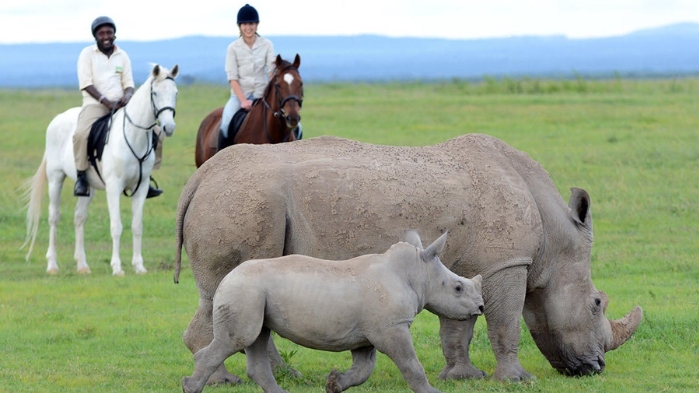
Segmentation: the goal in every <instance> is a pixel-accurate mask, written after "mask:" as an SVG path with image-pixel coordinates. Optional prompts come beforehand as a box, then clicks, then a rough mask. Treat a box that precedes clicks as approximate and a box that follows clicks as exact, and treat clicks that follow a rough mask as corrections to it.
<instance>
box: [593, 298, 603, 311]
mask: <svg viewBox="0 0 699 393" xmlns="http://www.w3.org/2000/svg"><path fill="white" fill-rule="evenodd" d="M601 305H602V299H600V298H598V297H596V298H595V305H594V307H592V313H593V314H597V312H599V310H600V306H601Z"/></svg>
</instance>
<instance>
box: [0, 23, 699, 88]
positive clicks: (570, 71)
mask: <svg viewBox="0 0 699 393" xmlns="http://www.w3.org/2000/svg"><path fill="white" fill-rule="evenodd" d="M268 38H270V39H271V40H272V41H273V42H274V46H275V49H276V50H277V52H278V53H280V54H281V55H282V57H284V58H285V59H288V60H292V59H293V57H294V55H295V54H296V53H298V54H300V55H301V69H300V71H301V75H302V76H303V78H304V81H306V82H334V81H340V82H345V81H369V82H374V81H406V80H423V81H431V80H445V79H447V80H448V79H467V80H475V79H481V78H483V77H484V76H489V77H493V78H503V77H512V78H519V77H524V76H528V77H532V78H543V77H547V78H571V77H578V76H583V77H591V78H598V77H612V76H622V77H668V76H684V75H697V74H699V24H694V23H682V24H676V25H671V26H665V27H661V28H655V29H646V30H640V31H637V32H633V33H631V34H628V35H625V36H619V37H609V38H597V39H569V38H566V37H563V36H524V37H511V38H494V39H474V40H450V39H427V38H425V39H421V38H389V37H383V36H372V35H358V36H332V37H330V36H329V37H310V36H270V37H268ZM233 39H234V37H201V36H190V37H184V38H179V39H172V40H164V41H150V42H135V41H118V45H121V46H122V47H123V48H124V49H125V50H126V51H127V52H128V53H129V55H130V56H131V61H132V63H133V66H134V77H135V79H136V82H137V83H138V84H140V83H142V82H143V81H144V80H145V79H146V77H147V75H148V72H149V70H150V65H149V64H150V63H159V64H162V65H164V66H166V67H171V66H173V65H174V64H179V65H180V69H181V74H180V75H181V77H180V83H193V82H205V83H220V84H226V75H225V72H224V70H223V66H224V58H225V52H226V48H227V46H228V44H229V43H230V42H231V41H232V40H233ZM89 44H90V43H89V42H82V43H54V44H18V45H0V88H21V87H54V86H65V87H75V86H76V85H77V77H76V71H75V63H76V61H77V56H78V54H79V53H80V50H81V49H82V48H83V47H85V46H86V45H89Z"/></svg>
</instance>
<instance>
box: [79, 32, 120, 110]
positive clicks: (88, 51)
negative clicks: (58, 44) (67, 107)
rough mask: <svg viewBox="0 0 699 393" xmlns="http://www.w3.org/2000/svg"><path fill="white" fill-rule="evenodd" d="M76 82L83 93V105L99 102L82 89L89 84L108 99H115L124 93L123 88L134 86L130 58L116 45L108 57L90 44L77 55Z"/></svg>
mask: <svg viewBox="0 0 699 393" xmlns="http://www.w3.org/2000/svg"><path fill="white" fill-rule="evenodd" d="M78 83H79V84H80V90H81V91H82V93H83V105H86V104H99V101H98V100H97V99H95V98H94V97H92V96H91V95H90V93H88V92H87V91H85V90H84V89H85V88H86V87H88V86H90V85H93V86H95V88H96V89H97V91H99V92H100V93H101V94H104V96H105V97H107V99H109V100H110V101H117V100H119V99H121V97H122V96H123V95H124V89H126V88H127V87H134V82H133V74H132V71H131V60H130V59H129V56H128V55H127V54H126V52H124V51H123V50H121V49H119V47H117V46H116V45H115V46H114V52H113V53H112V55H111V56H110V57H107V55H105V54H104V53H102V52H100V50H99V49H97V44H94V45H90V46H88V47H86V48H85V49H83V50H82V52H80V56H79V57H78Z"/></svg>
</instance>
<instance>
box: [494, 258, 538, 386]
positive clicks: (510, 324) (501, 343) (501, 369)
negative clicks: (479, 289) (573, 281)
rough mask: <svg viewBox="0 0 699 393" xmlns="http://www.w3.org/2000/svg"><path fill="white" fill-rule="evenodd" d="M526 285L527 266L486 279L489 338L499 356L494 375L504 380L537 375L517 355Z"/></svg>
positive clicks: (517, 267)
mask: <svg viewBox="0 0 699 393" xmlns="http://www.w3.org/2000/svg"><path fill="white" fill-rule="evenodd" d="M526 288H527V267H526V266H512V267H509V268H506V269H503V270H500V271H498V272H497V273H495V274H493V275H492V276H490V277H489V278H488V279H487V280H484V281H483V301H484V302H485V319H486V321H487V325H488V338H489V339H490V344H491V345H492V347H493V352H494V354H495V359H496V360H497V365H496V366H495V373H494V374H493V378H494V379H497V380H500V381H512V382H521V381H526V380H532V379H536V378H535V377H534V376H533V375H532V374H530V373H528V372H527V371H525V370H524V368H523V367H522V365H521V364H520V362H519V359H518V357H517V353H518V350H519V339H520V332H521V327H520V319H521V316H522V310H523V309H524V298H525V295H526Z"/></svg>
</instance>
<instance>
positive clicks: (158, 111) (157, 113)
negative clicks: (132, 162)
mask: <svg viewBox="0 0 699 393" xmlns="http://www.w3.org/2000/svg"><path fill="white" fill-rule="evenodd" d="M165 79H169V80H171V81H173V82H174V81H175V79H174V78H172V77H171V76H168V77H165ZM153 83H155V79H153V80H151V82H150V107H151V109H153V117H154V118H155V121H154V122H153V124H151V125H150V126H148V127H143V126H139V125H138V124H136V123H134V122H133V120H131V117H130V116H129V114H128V113H126V107H124V116H125V117H126V119H127V120H128V121H129V123H131V124H132V125H133V126H134V127H136V128H140V129H142V130H150V129H152V128H153V127H155V126H157V125H158V124H160V120H159V119H158V117H159V116H160V114H161V113H163V112H165V111H168V110H170V111H172V117H175V114H176V113H177V112H176V111H175V108H173V107H171V106H166V107H162V108H160V109H158V107H156V106H155V99H154V98H153V97H154V96H155V94H154V93H153ZM127 105H128V104H127ZM129 147H131V146H129ZM131 151H133V150H131Z"/></svg>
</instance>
